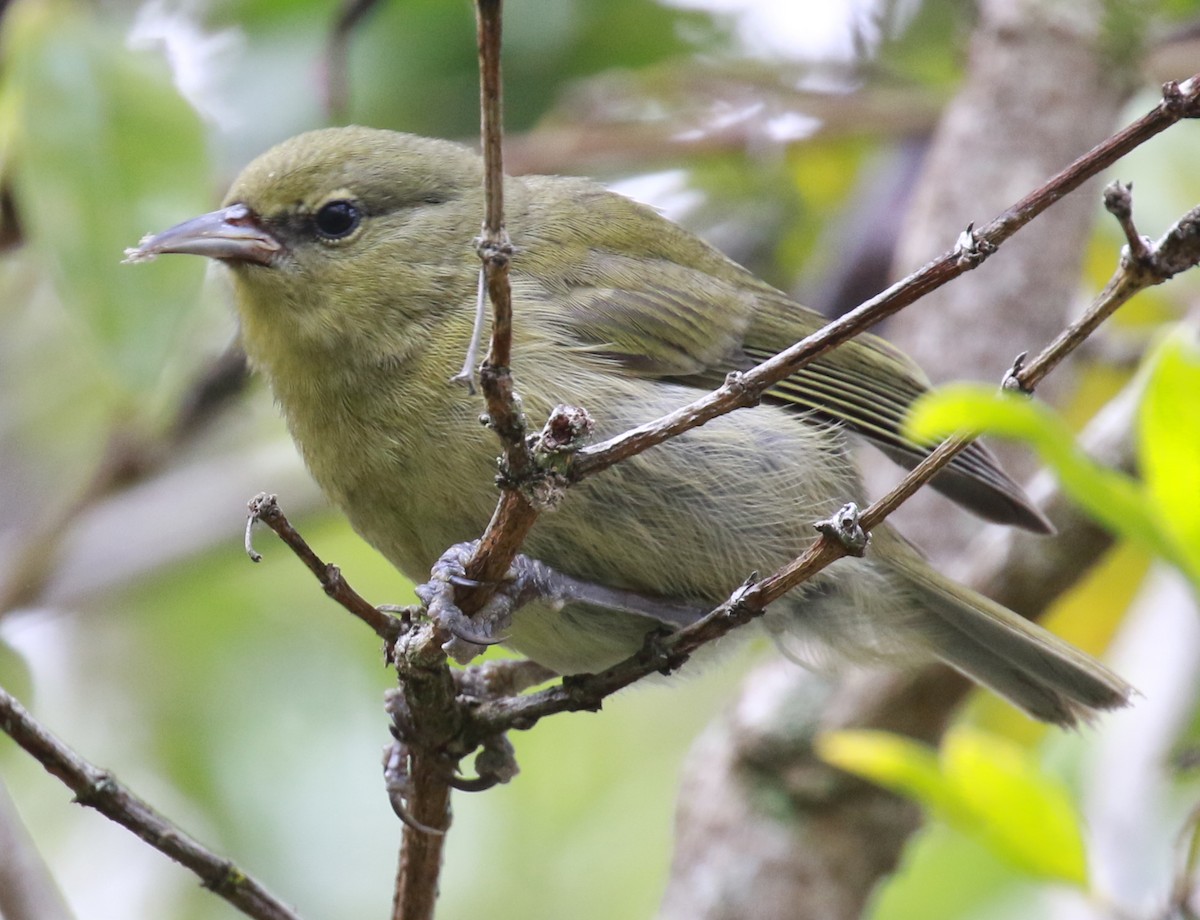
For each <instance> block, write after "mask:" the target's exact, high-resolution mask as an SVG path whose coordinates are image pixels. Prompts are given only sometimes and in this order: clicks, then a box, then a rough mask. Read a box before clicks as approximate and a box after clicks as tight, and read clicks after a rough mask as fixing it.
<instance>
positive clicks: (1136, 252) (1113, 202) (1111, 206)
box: [1104, 180, 1154, 268]
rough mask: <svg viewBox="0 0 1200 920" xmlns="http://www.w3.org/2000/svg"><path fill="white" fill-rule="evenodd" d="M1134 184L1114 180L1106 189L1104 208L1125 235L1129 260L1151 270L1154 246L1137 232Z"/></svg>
mask: <svg viewBox="0 0 1200 920" xmlns="http://www.w3.org/2000/svg"><path fill="white" fill-rule="evenodd" d="M1132 193H1133V183H1132V182H1125V183H1123V182H1120V181H1117V180H1114V181H1112V182H1110V183H1109V184H1108V185H1107V186H1105V188H1104V207H1105V209H1106V210H1107V211H1108V213H1109V214H1111V215H1112V216H1113V217H1115V218H1116V219H1117V223H1118V224H1120V225H1121V232H1122V233H1124V234H1125V241H1126V243H1127V244H1128V254H1129V260H1130V261H1131V262H1132V263H1133V264H1134V265H1137V266H1138V267H1139V268H1149V267H1151V265H1152V263H1153V261H1154V244H1153V243H1152V241H1151V240H1150V239H1149V238H1148V237H1145V236H1142V235H1141V234H1140V233H1138V231H1137V226H1136V225H1135V224H1134V222H1133V194H1132Z"/></svg>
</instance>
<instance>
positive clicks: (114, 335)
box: [3, 0, 208, 394]
mask: <svg viewBox="0 0 1200 920" xmlns="http://www.w3.org/2000/svg"><path fill="white" fill-rule="evenodd" d="M4 38H5V42H4V47H3V53H4V58H5V66H6V76H8V77H9V82H8V84H7V85H6V86H5V100H4V103H5V105H4V110H5V113H6V122H8V124H9V125H10V126H11V127H12V129H13V136H12V137H11V138H10V142H9V145H8V147H7V149H6V150H5V151H4V154H5V160H6V162H5V164H4V168H5V170H6V171H8V172H10V173H11V175H12V177H13V179H14V181H15V187H16V194H17V206H18V210H19V212H20V214H21V216H22V218H23V222H24V225H25V227H26V229H27V232H28V237H29V241H30V243H31V244H32V247H33V250H34V252H35V253H36V254H37V256H38V258H39V260H40V261H41V262H42V263H43V264H44V266H45V268H46V269H47V270H48V272H49V275H50V277H51V278H52V280H53V284H54V288H55V290H56V291H57V293H58V295H59V297H60V299H61V300H62V302H63V304H64V305H65V306H66V307H67V309H69V310H70V311H71V313H72V315H73V316H74V317H75V318H76V319H77V320H79V321H80V322H81V323H82V325H83V327H84V328H85V329H86V331H87V333H88V335H89V338H90V340H91V343H92V347H93V348H94V349H95V350H96V353H97V357H98V358H99V360H100V363H101V366H103V367H105V368H106V369H107V370H108V371H109V372H110V373H111V382H113V383H115V384H116V385H117V386H118V388H120V389H121V390H124V391H126V392H131V393H135V394H136V393H139V392H145V391H147V390H149V389H151V388H152V387H153V385H154V384H155V382H156V381H157V380H158V377H159V375H160V373H161V371H162V369H163V367H164V365H165V363H166V359H167V356H168V353H169V351H170V349H171V348H172V347H173V346H177V345H178V344H179V342H178V338H179V333H180V330H181V325H182V324H183V323H184V321H185V320H186V319H187V316H188V311H187V310H186V309H183V307H182V305H187V304H189V303H191V302H193V301H194V300H195V295H196V292H197V291H198V290H199V285H200V281H201V278H202V269H201V268H200V266H198V265H188V264H185V262H186V261H187V260H179V261H178V262H177V263H174V264H164V265H163V266H161V267H160V266H153V267H152V270H150V271H144V270H137V271H133V270H131V269H130V268H129V266H125V265H122V264H121V259H122V255H123V251H124V249H125V247H127V246H131V245H133V244H135V243H136V242H137V240H138V239H139V238H140V237H141V236H142V235H143V234H145V233H146V232H148V231H151V230H157V229H162V228H164V227H166V226H169V225H170V224H172V223H175V222H177V221H179V220H180V219H182V218H185V217H189V216H192V215H194V214H195V213H197V212H198V211H199V210H202V209H204V206H205V204H206V201H205V199H206V197H207V190H206V189H205V185H206V182H205V181H204V179H205V178H206V177H207V176H208V168H207V162H206V160H207V156H206V145H205V140H204V136H203V132H202V130H201V125H200V122H199V119H198V117H197V116H196V113H195V112H194V111H193V110H192V109H191V108H190V107H189V106H188V105H187V103H186V102H184V101H183V99H182V98H181V97H180V96H179V94H178V93H177V92H176V90H175V88H174V86H173V85H172V81H171V75H170V73H169V72H168V70H167V67H166V65H165V63H164V62H163V61H162V60H161V59H160V58H159V57H157V56H155V55H152V54H142V53H135V52H132V51H130V50H128V49H127V48H126V46H125V41H124V36H123V35H122V33H121V32H120V31H118V30H117V29H116V28H114V27H113V24H112V22H111V20H108V21H102V20H100V19H99V17H98V16H97V14H96V13H95V11H94V10H93V8H92V7H91V6H88V5H82V4H76V3H69V2H65V0H64V2H44V3H32V2H25V3H19V4H16V5H15V6H14V7H13V9H12V10H10V11H9V13H8V16H7V17H6V18H5V33H4ZM10 119H11V120H10Z"/></svg>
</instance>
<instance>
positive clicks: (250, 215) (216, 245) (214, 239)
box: [125, 203, 283, 265]
mask: <svg viewBox="0 0 1200 920" xmlns="http://www.w3.org/2000/svg"><path fill="white" fill-rule="evenodd" d="M282 248H283V244H282V243H280V242H279V240H277V239H276V238H275V237H273V236H272V235H271V234H270V233H268V232H267V231H266V230H265V229H263V227H262V225H261V224H260V223H259V221H258V216H257V215H256V214H255V213H254V212H253V211H252V210H250V208H248V207H247V206H246V205H244V204H240V203H239V204H231V205H230V206H229V207H227V208H222V209H221V210H220V211H212V212H211V213H208V214H202V215H200V216H199V217H193V218H192V219H191V220H188V221H184V222H183V223H182V224H177V225H176V226H174V227H172V228H171V229H170V230H164V231H163V232H162V233H157V234H149V235H147V236H144V237H142V240H141V242H139V243H138V244H137V246H135V247H133V248H132V249H126V250H125V261H126V262H149V261H150V260H151V259H154V258H155V257H157V256H160V255H162V254H163V253H168V252H179V253H186V254H188V255H194V256H208V257H209V258H210V259H223V260H226V261H231V262H257V263H258V264H259V265H270V264H271V262H272V261H273V260H274V259H275V256H276V255H277V254H278V253H279V251H280V250H281V249H282Z"/></svg>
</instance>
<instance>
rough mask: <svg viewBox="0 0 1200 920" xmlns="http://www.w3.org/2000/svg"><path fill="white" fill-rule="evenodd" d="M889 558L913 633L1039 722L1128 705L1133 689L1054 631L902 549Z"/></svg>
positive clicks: (1071, 721)
mask: <svg viewBox="0 0 1200 920" xmlns="http://www.w3.org/2000/svg"><path fill="white" fill-rule="evenodd" d="M909 549H910V552H911V553H912V558H909V557H908V554H907V553H901V554H900V556H899V558H896V557H895V556H893V557H892V558H891V559H889V563H891V564H893V565H895V566H896V567H897V568H899V569H901V570H902V571H903V574H904V575H905V581H906V583H907V584H906V587H907V588H908V589H909V591H910V592H911V593H912V594H913V595H914V598H915V599H916V600H917V601H918V605H919V609H920V610H921V611H922V613H921V614H919V615H920V616H921V617H922V618H923V620H924V622H922V623H921V624H920V627H919V628H920V631H921V633H922V634H923V636H924V638H925V641H926V642H927V643H928V646H927V647H928V648H929V649H930V650H931V651H932V652H933V654H934V655H936V656H937V657H938V658H940V659H941V660H942V661H944V662H945V663H946V664H948V665H950V666H951V667H953V668H955V669H956V670H958V671H961V672H962V673H964V674H966V675H967V676H968V677H970V678H971V679H972V680H975V681H978V682H979V683H981V684H983V685H984V686H985V687H988V688H990V689H991V690H994V691H995V692H996V693H998V694H1000V695H1001V696H1002V697H1004V698H1005V699H1007V700H1009V701H1010V702H1011V703H1013V704H1014V705H1016V706H1018V707H1020V708H1021V709H1023V710H1024V711H1025V712H1027V713H1029V714H1030V715H1031V716H1033V717H1034V718H1037V719H1041V720H1042V721H1044V722H1053V723H1055V724H1057V725H1063V726H1072V725H1075V724H1077V723H1078V722H1079V721H1080V719H1081V718H1082V719H1085V720H1086V718H1087V717H1088V716H1089V715H1090V714H1092V713H1094V712H1096V711H1098V710H1105V709H1117V708H1119V707H1121V706H1125V705H1128V703H1129V699H1130V696H1131V695H1132V694H1133V693H1134V689H1133V687H1132V686H1130V685H1129V684H1127V683H1126V682H1125V681H1123V680H1122V679H1121V678H1120V677H1118V676H1117V675H1116V674H1114V673H1113V672H1112V671H1110V670H1109V669H1108V668H1106V667H1105V666H1104V665H1102V664H1100V662H1098V661H1096V660H1095V659H1094V658H1092V657H1091V656H1090V655H1087V654H1085V653H1084V652H1081V651H1080V650H1079V649H1077V648H1075V647H1074V646H1072V645H1071V644H1069V643H1068V642H1065V641H1063V640H1062V639H1060V638H1059V637H1058V636H1055V635H1054V634H1053V633H1051V632H1048V631H1046V630H1045V629H1043V628H1042V627H1040V626H1038V625H1037V624H1036V623H1032V622H1030V621H1029V620H1026V619H1025V618H1024V617H1021V616H1019V615H1017V614H1015V613H1013V612H1012V611H1011V610H1008V609H1007V608H1005V607H1002V606H1001V605H1000V604H997V603H995V602H994V601H991V600H988V599H987V598H986V597H984V596H983V595H981V594H978V593H976V592H974V591H972V590H970V589H969V588H965V587H963V586H962V585H959V584H956V583H955V582H953V581H951V580H950V579H948V578H946V577H944V576H942V575H940V574H939V573H938V572H936V571H934V570H933V569H931V568H930V567H929V566H928V565H927V564H925V563H924V561H923V560H921V559H920V557H919V556H918V555H917V553H916V551H915V550H913V549H911V548H909Z"/></svg>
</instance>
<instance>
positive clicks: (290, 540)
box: [246, 492, 405, 648]
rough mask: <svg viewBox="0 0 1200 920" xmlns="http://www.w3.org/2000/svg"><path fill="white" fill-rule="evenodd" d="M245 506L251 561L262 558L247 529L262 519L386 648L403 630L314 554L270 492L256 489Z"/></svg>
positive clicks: (336, 599)
mask: <svg viewBox="0 0 1200 920" xmlns="http://www.w3.org/2000/svg"><path fill="white" fill-rule="evenodd" d="M247 507H248V509H249V514H248V516H247V518H246V552H247V553H248V554H249V556H250V558H251V560H253V561H254V562H258V561H259V559H261V558H262V557H261V556H259V554H258V553H256V552H255V551H254V548H253V547H252V546H251V545H250V528H251V526H252V525H253V524H254V522H255V521H262V522H263V523H264V524H266V525H267V526H268V527H270V528H271V529H272V530H273V531H275V533H276V534H278V536H279V539H281V540H283V542H284V543H286V544H287V545H288V546H289V547H291V549H292V552H294V553H295V554H296V555H297V556H299V557H300V560H301V561H302V562H303V563H304V564H305V565H306V566H308V570H309V571H310V572H312V573H313V575H315V576H316V577H317V580H318V581H319V582H320V583H321V587H322V588H324V589H325V593H326V594H328V595H329V596H330V597H331V598H333V599H334V600H335V601H337V602H338V603H339V604H341V605H342V606H343V607H345V608H346V609H347V610H348V611H350V612H351V613H352V614H354V615H355V616H356V617H358V618H359V619H360V620H362V621H363V622H364V623H366V624H367V625H368V626H370V627H371V629H372V630H374V631H375V634H376V635H377V636H379V638H381V639H383V641H384V642H386V643H387V645H388V647H389V648H390V647H391V645H392V643H393V642H395V641H396V639H398V638H399V637H400V635H401V634H402V633H403V632H404V630H405V625H404V623H403V622H402V621H401V620H399V619H397V618H396V617H393V616H389V615H388V614H386V613H384V612H383V611H381V610H380V609H379V608H378V607H376V606H374V605H373V604H371V602H370V601H368V600H367V599H366V598H364V597H363V596H362V595H361V594H359V593H358V592H357V591H355V590H354V589H353V588H352V587H350V585H349V584H348V583H347V581H346V579H344V578H343V577H342V573H341V570H340V569H339V568H338V567H337V566H336V565H333V564H331V563H327V562H324V561H323V560H322V559H321V557H320V556H318V555H317V554H316V553H314V552H313V551H312V547H310V546H309V545H308V543H307V542H306V541H305V539H304V538H303V537H302V536H300V533H299V532H298V531H297V530H296V528H295V527H293V526H292V524H291V522H290V521H289V520H288V519H287V517H286V516H285V515H284V513H283V511H282V509H280V507H279V503H278V501H277V500H276V498H275V496H274V495H269V494H267V493H266V492H260V493H258V495H256V496H254V498H252V499H250V503H249V505H248V506H247Z"/></svg>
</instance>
